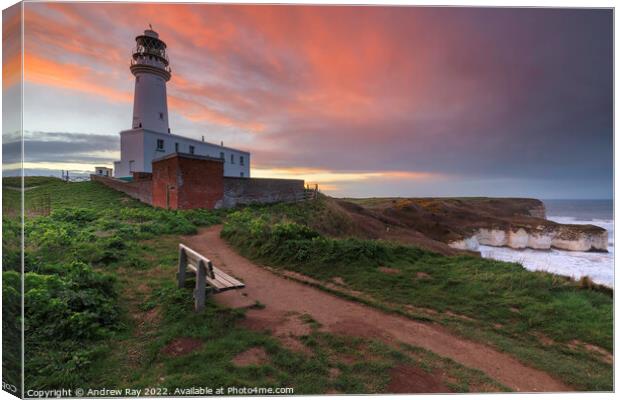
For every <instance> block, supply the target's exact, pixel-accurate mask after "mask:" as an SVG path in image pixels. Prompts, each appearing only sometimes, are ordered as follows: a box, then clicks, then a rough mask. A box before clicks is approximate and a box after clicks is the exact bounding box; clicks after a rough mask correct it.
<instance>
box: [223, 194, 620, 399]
mask: <svg viewBox="0 0 620 400" xmlns="http://www.w3.org/2000/svg"><path fill="white" fill-rule="evenodd" d="M322 201H324V200H321V201H318V202H314V204H312V205H309V206H307V205H306V204H293V205H279V206H275V207H254V208H247V209H244V210H242V211H237V212H235V213H233V214H231V215H229V217H228V218H227V220H226V223H225V227H224V229H223V231H222V236H223V237H224V238H226V239H227V240H228V241H229V242H230V243H231V244H233V245H234V246H235V247H236V248H237V249H238V250H239V251H240V252H241V253H243V254H244V255H246V256H248V257H250V258H252V259H254V260H256V261H258V262H261V263H265V264H269V265H272V266H275V267H280V268H285V269H288V270H292V271H295V272H299V273H302V274H305V275H308V276H310V277H312V278H314V279H317V280H320V281H322V282H325V284H326V285H325V286H328V285H329V284H331V285H329V288H328V289H329V290H331V291H333V290H334V289H333V282H334V280H335V278H337V279H338V280H339V281H340V282H344V283H345V285H346V289H347V290H344V291H343V292H342V293H343V295H345V296H348V297H350V292H351V291H358V292H362V293H364V298H363V299H361V300H362V301H364V302H365V303H368V304H373V305H378V306H380V308H382V309H384V310H385V309H388V310H392V311H394V312H399V313H401V314H405V315H412V316H415V317H420V315H423V316H424V318H428V319H430V320H434V321H437V322H441V323H443V324H444V325H446V326H448V327H450V328H451V329H453V330H454V331H455V332H458V333H460V334H462V335H464V336H467V337H471V338H474V339H476V340H481V341H488V342H490V343H492V344H493V345H495V346H496V347H498V348H500V349H502V350H504V351H507V352H510V353H512V354H514V355H515V356H517V357H518V358H519V359H521V360H523V361H524V362H526V363H527V364H530V365H533V366H535V367H537V368H540V369H543V370H545V371H548V372H549V373H551V374H552V375H555V376H556V377H557V378H559V379H561V380H563V381H564V382H566V383H568V384H569V385H571V386H573V387H575V388H577V389H581V390H611V389H612V387H613V386H612V382H613V381H612V368H611V365H609V364H608V363H606V362H605V361H604V360H602V359H601V357H600V356H599V354H598V353H597V352H592V351H587V350H586V349H585V348H584V347H579V346H575V345H574V343H575V341H579V342H583V343H585V344H588V345H595V346H598V347H599V348H601V349H604V350H607V351H609V352H611V351H612V350H613V320H612V307H613V299H612V296H610V294H609V293H608V292H601V291H598V290H593V289H596V288H593V287H590V286H588V285H582V284H580V283H579V282H575V281H572V280H570V279H568V278H564V277H561V276H558V275H552V274H548V273H544V272H530V271H527V270H525V269H524V268H523V267H522V266H521V265H518V264H515V263H506V262H500V261H493V260H488V259H482V258H479V257H473V256H458V257H446V256H441V255H438V254H434V253H431V252H428V251H424V250H421V249H418V248H415V247H411V246H403V245H399V244H394V243H387V242H382V241H371V240H359V239H355V238H332V237H328V236H325V235H323V234H321V233H319V231H318V230H316V229H312V228H309V227H308V224H307V223H306V221H316V220H317V219H320V218H321V217H320V216H317V214H320V213H321V208H322V207H325V205H324V204H321V202H322ZM311 224H312V223H311ZM314 224H315V225H314V226H316V222H315V223H314ZM330 229H331V228H330ZM385 267H388V268H389V270H388V271H390V273H386V272H385V271H386V270H385ZM369 298H370V299H372V301H369Z"/></svg>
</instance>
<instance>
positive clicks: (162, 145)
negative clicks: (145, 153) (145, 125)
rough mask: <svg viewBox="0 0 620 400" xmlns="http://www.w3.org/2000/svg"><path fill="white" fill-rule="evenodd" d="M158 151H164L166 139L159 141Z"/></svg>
mask: <svg viewBox="0 0 620 400" xmlns="http://www.w3.org/2000/svg"><path fill="white" fill-rule="evenodd" d="M157 151H164V139H157Z"/></svg>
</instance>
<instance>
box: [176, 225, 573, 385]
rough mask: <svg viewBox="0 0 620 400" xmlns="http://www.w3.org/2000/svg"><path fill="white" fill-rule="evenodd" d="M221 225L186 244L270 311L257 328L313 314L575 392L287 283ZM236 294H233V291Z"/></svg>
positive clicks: (512, 362)
mask: <svg viewBox="0 0 620 400" xmlns="http://www.w3.org/2000/svg"><path fill="white" fill-rule="evenodd" d="M220 230H221V227H220V226H216V227H211V228H207V229H202V230H200V232H199V233H198V235H195V236H187V237H184V238H183V240H184V243H185V244H187V245H188V246H190V247H191V248H193V249H195V250H197V251H199V252H200V253H202V254H204V255H206V256H207V257H209V258H211V259H212V260H213V262H214V265H216V266H217V267H219V268H221V269H222V270H224V271H225V272H227V273H229V274H231V275H234V276H235V277H237V278H239V279H241V280H242V281H244V282H245V283H246V285H247V287H246V289H244V291H243V293H244V295H245V296H246V297H245V298H246V299H248V300H250V301H252V302H254V301H259V302H260V303H262V304H264V305H265V306H266V307H265V308H264V309H260V310H249V312H248V314H247V317H248V320H249V321H248V322H249V323H250V324H253V325H254V326H258V327H260V326H265V327H274V328H277V325H278V324H280V325H281V324H282V323H286V321H287V318H286V316H287V315H290V314H291V313H300V314H309V315H311V316H312V317H313V318H314V319H315V320H316V321H318V322H319V323H321V324H322V325H323V327H324V329H325V330H327V331H330V332H334V333H340V334H347V335H357V336H363V337H373V338H378V339H381V340H384V341H388V342H390V341H399V342H403V343H408V344H411V345H414V346H419V347H423V348H426V349H428V350H430V351H432V352H434V353H436V354H439V355H441V356H444V357H449V358H451V359H453V360H454V361H457V362H459V363H461V364H463V365H465V366H467V367H470V368H475V369H479V370H481V371H483V372H485V373H486V374H487V375H488V376H490V377H492V378H493V379H495V380H497V381H498V382H501V383H502V384H504V385H506V386H508V387H510V388H512V389H513V390H516V391H525V392H537V391H545V392H555V391H568V390H571V389H570V388H569V387H567V386H566V385H565V384H563V383H562V382H559V381H558V380H556V379H555V378H553V377H551V376H550V375H549V374H547V373H546V372H543V371H540V370H537V369H534V368H531V367H528V366H525V365H523V364H522V363H521V362H519V361H518V360H516V359H515V358H513V357H512V356H510V355H508V354H505V353H502V352H499V351H497V350H495V349H493V348H491V347H489V346H485V345H483V344H480V343H475V342H472V341H468V340H465V339H462V338H460V337H458V336H455V335H453V334H451V333H450V332H448V331H447V330H446V329H445V328H442V327H440V326H438V325H434V324H427V323H421V322H418V321H413V320H410V319H407V318H404V317H400V316H396V315H390V314H386V313H383V312H381V311H379V310H377V309H374V308H371V307H367V306H364V305H362V304H360V303H356V302H353V301H348V300H344V299H342V298H339V297H336V296H333V295H331V294H329V293H326V292H324V291H321V290H319V289H315V288H313V287H310V286H307V285H304V284H301V283H298V282H295V281H292V280H290V279H285V278H282V277H279V276H277V275H274V274H273V273H271V272H269V271H267V270H265V269H264V268H261V267H259V266H257V265H255V264H254V263H252V262H251V261H249V260H247V259H246V258H244V257H242V256H240V255H238V254H237V253H236V252H235V251H234V250H233V249H232V248H231V247H230V246H229V245H228V244H227V243H226V242H224V241H223V240H222V239H221V238H220ZM228 293H230V292H228ZM228 293H223V294H220V295H217V296H216V299H218V301H220V302H222V303H224V304H226V305H230V306H234V304H232V303H234V302H235V296H234V295H228Z"/></svg>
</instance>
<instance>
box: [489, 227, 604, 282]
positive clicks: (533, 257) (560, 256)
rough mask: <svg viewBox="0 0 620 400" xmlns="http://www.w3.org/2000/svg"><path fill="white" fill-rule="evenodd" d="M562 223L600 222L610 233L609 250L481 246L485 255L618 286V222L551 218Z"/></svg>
mask: <svg viewBox="0 0 620 400" xmlns="http://www.w3.org/2000/svg"><path fill="white" fill-rule="evenodd" d="M547 219H549V220H551V221H555V222H558V223H561V224H579V225H587V224H591V225H596V226H600V227H601V228H604V229H606V230H607V232H609V245H608V248H607V250H608V252H607V253H595V252H580V251H563V250H556V249H551V250H532V249H524V250H514V249H511V248H508V247H492V246H480V247H479V249H478V250H479V251H480V253H481V254H482V257H484V258H492V259H495V260H501V261H511V262H518V263H519V264H521V265H523V266H524V267H525V268H526V269H528V270H530V271H547V272H551V273H554V274H558V275H565V276H570V277H573V278H575V279H579V278H581V277H582V276H586V275H587V276H589V277H590V278H591V279H592V281H594V282H596V283H599V284H602V285H605V286H609V287H611V288H613V287H614V223H613V220H607V219H592V220H583V219H576V218H573V217H547Z"/></svg>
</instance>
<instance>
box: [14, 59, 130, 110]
mask: <svg viewBox="0 0 620 400" xmlns="http://www.w3.org/2000/svg"><path fill="white" fill-rule="evenodd" d="M24 80H25V81H26V82H31V83H36V84H41V85H47V86H53V87H57V88H60V89H65V90H75V91H78V92H83V93H89V94H93V95H96V96H102V97H104V98H106V99H108V100H111V101H123V102H130V101H132V95H131V93H130V92H126V91H121V90H117V89H114V88H111V87H109V86H106V85H102V84H99V83H97V82H105V81H106V80H105V76H102V74H101V73H98V72H96V71H94V70H93V69H92V68H89V67H85V66H81V65H76V64H71V63H60V62H56V61H53V60H50V59H46V58H42V57H39V56H36V55H34V54H32V53H26V55H25V57H24Z"/></svg>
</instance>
